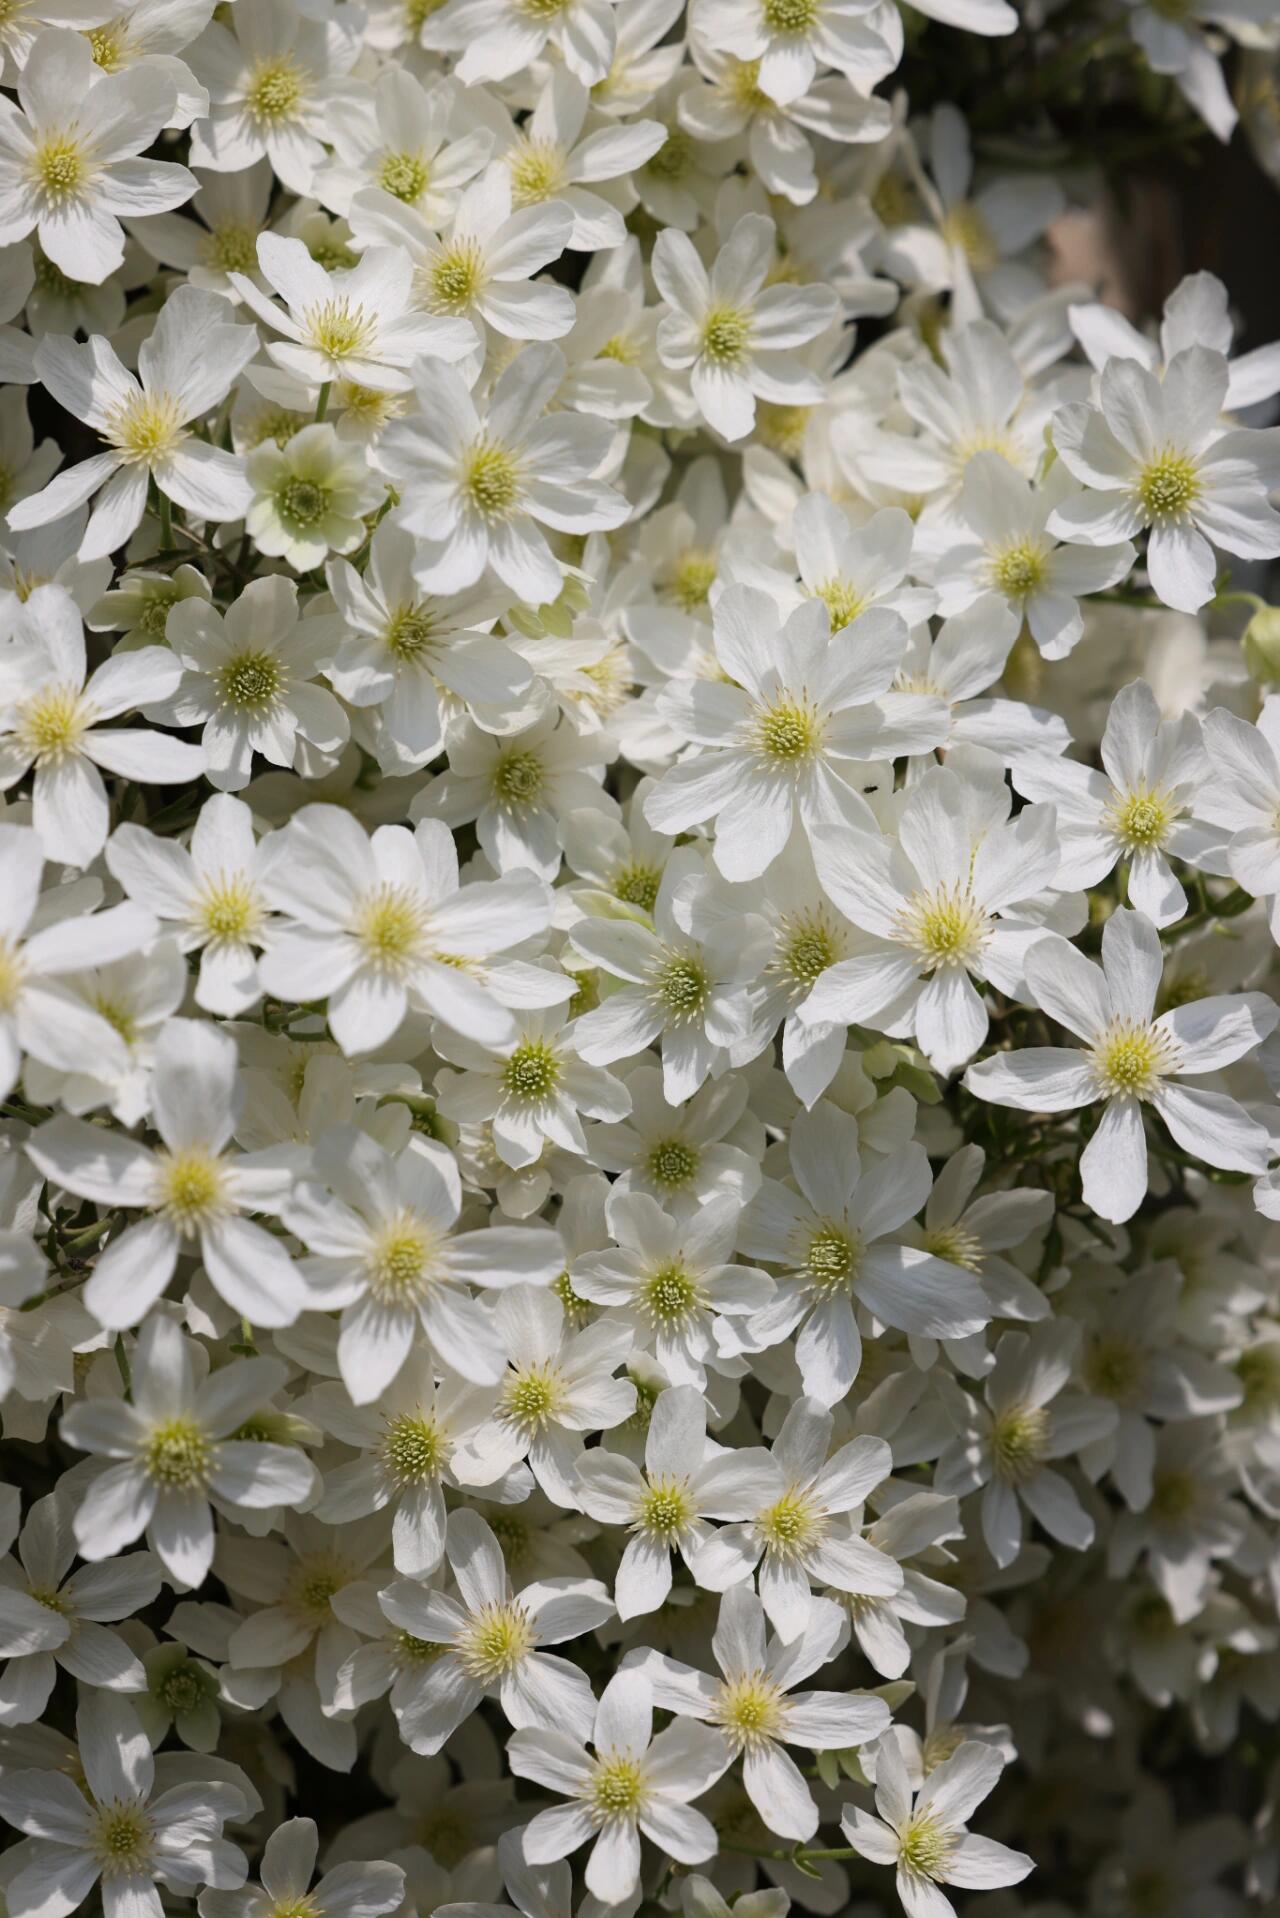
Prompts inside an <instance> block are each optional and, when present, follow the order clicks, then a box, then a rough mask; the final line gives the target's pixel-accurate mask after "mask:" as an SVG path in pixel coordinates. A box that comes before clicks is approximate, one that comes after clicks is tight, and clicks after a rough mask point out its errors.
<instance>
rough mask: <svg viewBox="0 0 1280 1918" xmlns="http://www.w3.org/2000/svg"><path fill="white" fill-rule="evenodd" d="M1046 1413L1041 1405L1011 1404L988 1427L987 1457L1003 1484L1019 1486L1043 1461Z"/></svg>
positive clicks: (1047, 1428) (1046, 1436)
mask: <svg viewBox="0 0 1280 1918" xmlns="http://www.w3.org/2000/svg"><path fill="white" fill-rule="evenodd" d="M1048 1445H1049V1414H1048V1412H1047V1411H1046V1410H1045V1408H1044V1406H1043V1405H1011V1406H1009V1407H1008V1409H1007V1410H1006V1411H1003V1412H1001V1413H1000V1415H999V1417H998V1418H997V1419H996V1421H995V1423H994V1424H993V1426H992V1428H991V1456H992V1462H993V1463H994V1465H995V1469H996V1472H997V1473H998V1474H999V1476H1000V1477H1001V1478H1002V1479H1003V1480H1004V1481H1005V1483H1006V1484H1007V1485H1022V1484H1025V1482H1026V1481H1027V1480H1028V1479H1029V1478H1033V1477H1034V1476H1035V1474H1036V1473H1037V1472H1038V1471H1039V1469H1040V1466H1041V1465H1042V1464H1043V1462H1044V1458H1045V1454H1046V1452H1047V1450H1048Z"/></svg>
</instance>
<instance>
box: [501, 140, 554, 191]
mask: <svg viewBox="0 0 1280 1918" xmlns="http://www.w3.org/2000/svg"><path fill="white" fill-rule="evenodd" d="M508 164H509V166H510V168H511V203H512V205H513V206H536V205H537V204H538V203H539V202H540V201H542V200H549V199H550V198H551V196H552V194H553V193H558V192H559V191H560V189H561V187H563V185H564V154H563V152H562V151H561V149H560V148H559V147H557V146H553V145H552V144H551V142H550V141H549V140H523V141H521V143H520V146H519V149H518V150H517V151H516V152H515V153H513V154H512V156H511V158H510V160H509V162H508Z"/></svg>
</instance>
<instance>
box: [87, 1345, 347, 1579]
mask: <svg viewBox="0 0 1280 1918" xmlns="http://www.w3.org/2000/svg"><path fill="white" fill-rule="evenodd" d="M197 1361H201V1362H202V1363H199V1364H198V1363H197ZM207 1364H208V1359H207V1354H206V1353H205V1350H204V1347H203V1346H199V1345H197V1344H196V1343H195V1342H194V1340H191V1339H187V1338H184V1337H183V1335H182V1333H181V1332H180V1331H179V1330H178V1327H177V1326H176V1325H175V1324H174V1323H173V1321H172V1320H171V1319H161V1318H153V1319H148V1320H147V1322H146V1324H145V1325H144V1326H143V1328H142V1330H141V1331H140V1332H139V1334H138V1338H137V1343H136V1344H135V1346H134V1348H133V1359H132V1362H131V1366H130V1374H131V1379H132V1394H133V1396H132V1402H131V1403H129V1402H126V1401H125V1400H124V1399H111V1398H98V1399H80V1400H78V1401H77V1402H76V1403H75V1404H74V1405H72V1406H71V1408H70V1409H69V1410H68V1411H67V1412H65V1413H64V1414H63V1417H62V1424H61V1428H60V1429H61V1432H62V1436H63V1437H64V1438H65V1439H66V1441H67V1443H68V1444H70V1445H78V1446H79V1447H80V1448H81V1449H82V1450H83V1451H87V1452H93V1453H96V1454H98V1455H99V1456H100V1457H103V1458H105V1459H107V1460H110V1461H112V1462H111V1463H109V1464H107V1465H106V1466H105V1467H104V1468H103V1469H101V1470H100V1471H99V1472H98V1473H97V1474H96V1476H94V1477H92V1478H90V1479H89V1480H88V1481H87V1482H82V1483H83V1496H82V1498H81V1502H80V1504H79V1506H78V1507H77V1509H76V1513H75V1517H74V1519H73V1521H72V1523H73V1526H74V1530H75V1538H76V1544H77V1546H78V1547H79V1550H80V1554H81V1556H82V1557H83V1558H87V1559H91V1560H101V1559H107V1558H113V1557H115V1556H116V1554H117V1553H119V1552H120V1551H121V1550H122V1549H123V1547H124V1546H126V1545H131V1544H132V1543H133V1541H134V1539H135V1538H137V1537H139V1536H140V1534H141V1533H143V1532H145V1533H146V1535H147V1543H148V1544H149V1545H150V1546H151V1548H152V1550H153V1551H154V1552H155V1553H156V1556H157V1557H158V1558H159V1559H160V1561H161V1563H162V1564H163V1565H164V1568H165V1570H166V1571H167V1572H168V1573H169V1576H170V1577H171V1578H172V1579H173V1581H174V1582H175V1584H177V1585H179V1586H186V1587H193V1586H197V1585H200V1584H202V1583H203V1581H204V1580H205V1579H206V1578H207V1577H208V1574H209V1568H210V1566H211V1565H212V1563H213V1542H214V1540H213V1513H212V1512H211V1511H210V1509H209V1501H210V1499H211V1498H212V1499H216V1500H217V1501H218V1503H219V1506H220V1507H224V1508H229V1509H230V1510H232V1511H239V1510H241V1509H244V1510H248V1511H262V1510H267V1511H270V1510H272V1509H274V1508H275V1507H277V1506H280V1505H301V1504H303V1503H304V1502H305V1501H306V1500H307V1499H308V1498H309V1497H310V1496H311V1494H312V1492H313V1491H314V1489H315V1483H316V1473H315V1467H314V1466H313V1465H312V1464H311V1461H310V1459H308V1458H307V1457H306V1455H305V1454H304V1453H302V1452H300V1451H299V1450H298V1449H297V1448H296V1447H295V1446H291V1445H275V1444H271V1443H268V1442H264V1441H260V1440H257V1439H237V1438H234V1437H233V1436H232V1434H233V1433H234V1432H235V1431H236V1430H237V1429H238V1427H240V1426H241V1425H243V1424H244V1423H245V1422H246V1420H248V1419H250V1418H251V1417H252V1415H253V1414H254V1413H256V1412H260V1411H261V1410H262V1408H263V1406H264V1405H265V1404H267V1402H268V1401H269V1400H270V1398H271V1395H272V1393H273V1392H276V1391H278V1390H279V1388H280V1386H281V1385H282V1383H283V1382H284V1376H285V1371H286V1367H285V1366H284V1365H283V1364H282V1363H281V1361H280V1360H278V1359H266V1358H252V1359H236V1360H234V1361H233V1362H232V1363H231V1364H230V1365H226V1366H223V1367H222V1369H221V1370H220V1371H218V1372H214V1373H211V1374H208V1375H207V1376H205V1372H206V1368H207Z"/></svg>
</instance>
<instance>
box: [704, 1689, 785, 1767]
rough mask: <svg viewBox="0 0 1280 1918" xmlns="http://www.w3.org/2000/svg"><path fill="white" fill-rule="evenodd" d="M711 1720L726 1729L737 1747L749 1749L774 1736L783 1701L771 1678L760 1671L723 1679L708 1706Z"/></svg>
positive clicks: (779, 1726)
mask: <svg viewBox="0 0 1280 1918" xmlns="http://www.w3.org/2000/svg"><path fill="white" fill-rule="evenodd" d="M711 1717H712V1721H713V1723H715V1724H717V1725H719V1727H720V1729H721V1730H722V1731H723V1732H725V1733H727V1735H728V1737H729V1739H730V1741H731V1742H732V1743H733V1745H734V1746H735V1747H736V1748H737V1749H738V1750H739V1751H742V1750H749V1749H751V1748H752V1747H755V1746H759V1745H762V1744H764V1743H765V1741H766V1740H767V1739H769V1738H776V1737H777V1736H778V1734H779V1732H780V1731H781V1730H782V1727H783V1724H784V1722H785V1719H786V1704H785V1701H784V1699H783V1696H782V1693H781V1692H780V1691H779V1689H778V1687H777V1686H776V1685H775V1684H774V1682H773V1680H772V1679H770V1678H766V1677H765V1675H764V1673H763V1672H751V1673H750V1674H745V1673H744V1674H743V1676H742V1677H740V1678H731V1679H727V1680H726V1682H725V1683H724V1684H723V1685H722V1686H721V1687H720V1690H719V1692H718V1693H717V1695H716V1700H715V1703H714V1705H713V1706H712V1709H711Z"/></svg>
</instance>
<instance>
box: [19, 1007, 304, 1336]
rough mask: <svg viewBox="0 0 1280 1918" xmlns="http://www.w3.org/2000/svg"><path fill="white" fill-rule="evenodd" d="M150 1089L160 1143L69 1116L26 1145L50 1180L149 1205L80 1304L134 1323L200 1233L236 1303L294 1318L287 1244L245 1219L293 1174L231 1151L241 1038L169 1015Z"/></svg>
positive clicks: (102, 1201)
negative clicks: (156, 1145)
mask: <svg viewBox="0 0 1280 1918" xmlns="http://www.w3.org/2000/svg"><path fill="white" fill-rule="evenodd" d="M150 1096H151V1106H152V1113H153V1118H154V1124H155V1128H156V1131H157V1132H158V1133H159V1135H160V1139H161V1142H162V1143H161V1146H160V1148H159V1149H156V1148H153V1147H151V1146H147V1145H143V1144H142V1143H141V1142H140V1141H138V1140H136V1139H130V1138H128V1137H127V1136H124V1135H122V1134H120V1133H116V1132H109V1131H104V1130H103V1129H102V1127H100V1126H94V1125H89V1124H86V1123H85V1121H84V1120H82V1119H72V1118H68V1117H67V1116H66V1115H65V1114H59V1116H58V1117H56V1118H54V1119H50V1120H49V1121H48V1122H47V1124H45V1125H43V1126H41V1127H40V1128H39V1129H38V1130H37V1131H36V1132H35V1133H33V1134H32V1136H31V1138H30V1140H29V1141H28V1142H27V1151H28V1152H29V1153H30V1155H31V1157H32V1159H33V1160H34V1161H35V1163H36V1164H37V1165H38V1166H39V1167H40V1169H41V1171H42V1172H43V1173H44V1174H45V1176H46V1178H50V1179H56V1180H57V1181H58V1183H59V1184H60V1185H64V1186H66V1187H67V1189H68V1190H69V1191H72V1192H78V1193H81V1194H82V1195H83V1196H84V1197H85V1198H88V1199H92V1200H93V1201H94V1202H95V1203H96V1204H98V1205H100V1206H105V1207H107V1208H111V1209H114V1208H116V1207H122V1208H124V1209H126V1210H138V1211H144V1212H146V1213H148V1214H149V1217H147V1218H146V1219H144V1220H141V1221H139V1223H138V1224H136V1225H132V1226H129V1227H127V1228H126V1229H125V1230H124V1231H123V1232H120V1233H119V1234H117V1235H114V1236H113V1237H112V1238H111V1240H110V1242H109V1243H108V1245H107V1246H106V1248H105V1249H104V1250H103V1251H102V1252H100V1253H99V1255H98V1258H97V1260H96V1262H95V1265H94V1269H93V1272H92V1274H91V1276H90V1278H89V1280H88V1282H87V1283H86V1285H85V1289H84V1302H85V1304H86V1305H87V1306H88V1308H89V1310H90V1311H91V1312H92V1313H93V1315H94V1317H95V1318H96V1319H97V1320H98V1321H99V1323H100V1324H102V1325H105V1326H108V1327H110V1328H111V1329H112V1330H116V1329H118V1328H119V1327H122V1326H129V1325H137V1323H138V1322H139V1320H140V1319H141V1318H142V1317H143V1316H144V1314H145V1313H146V1312H147V1310H148V1308H149V1307H150V1306H151V1305H153V1304H154V1303H155V1301H156V1300H157V1299H158V1298H159V1297H160V1295H161V1293H162V1292H163V1291H164V1289H165V1287H166V1286H167V1285H168V1283H169V1281H170V1279H171V1278H172V1277H173V1273H174V1270H175V1268H176V1266H177V1262H178V1258H179V1255H180V1254H181V1252H182V1250H183V1248H184V1245H188V1244H190V1243H191V1242H192V1241H193V1240H194V1241H196V1242H197V1243H198V1245H199V1249H200V1258H201V1260H202V1262H203V1265H204V1269H205V1271H206V1272H207V1274H208V1276H209V1279H210V1281H211V1283H212V1285H213V1287H214V1289H215V1291H217V1292H218V1294H219V1295H220V1296H221V1297H222V1298H224V1299H225V1300H226V1302H227V1304H228V1305H229V1306H230V1307H231V1308H232V1310H233V1311H234V1312H237V1313H239V1314H241V1315H243V1317H244V1318H246V1319H247V1320H248V1321H249V1323H250V1324H254V1325H291V1324H292V1322H293V1320H294V1319H295V1318H296V1317H297V1316H298V1313H299V1312H300V1311H301V1309H302V1306H303V1303H304V1301H305V1298H306V1288H305V1286H304V1285H303V1282H302V1279H301V1277H300V1275H299V1274H298V1272H297V1270H296V1268H295V1267H294V1265H293V1262H292V1260H291V1259H290V1257H289V1255H288V1253H287V1252H286V1251H285V1249H284V1247H283V1246H282V1245H281V1243H280V1241H279V1240H278V1239H276V1238H273V1237H272V1235H271V1234H270V1233H269V1232H268V1231H266V1230H265V1228H264V1227H262V1226H260V1225H254V1224H253V1222H252V1221H251V1220H249V1219H247V1218H245V1217H244V1216H243V1214H244V1213H246V1212H267V1213H274V1212H276V1211H278V1210H279V1208H280V1206H281V1204H282V1203H283V1202H284V1199H285V1196H286V1194H287V1192H288V1189H289V1184H290V1176H289V1172H288V1169H287V1166H286V1164H285V1162H284V1161H283V1160H282V1159H281V1158H280V1157H279V1156H278V1155H276V1154H272V1153H270V1152H266V1153H252V1152H249V1153H238V1152H234V1151H229V1150H228V1147H229V1146H230V1144H231V1138H232V1134H233V1133H234V1131H235V1128H236V1123H237V1120H238V1118H239V1114H240V1109H241V1105H242V1102H243V1099H244V1087H243V1084H242V1082H241V1078H240V1071H239V1064H238V1061H237V1058H236V1048H235V1042H234V1040H233V1039H232V1038H231V1037H230V1035H229V1034H228V1033H225V1032H220V1031H218V1029H217V1028H216V1027H215V1026H213V1025H211V1024H210V1023H209V1022H208V1021H207V1020H195V1019H171V1020H170V1021H169V1023H168V1024H167V1025H166V1026H165V1027H164V1029H163V1030H162V1032H161V1033H160V1036H159V1038H158V1039H157V1041H156V1048H155V1070H154V1073H153V1076H152V1081H151V1094H150ZM150 1323H152V1324H154V1323H156V1321H154V1320H153V1321H150Z"/></svg>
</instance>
